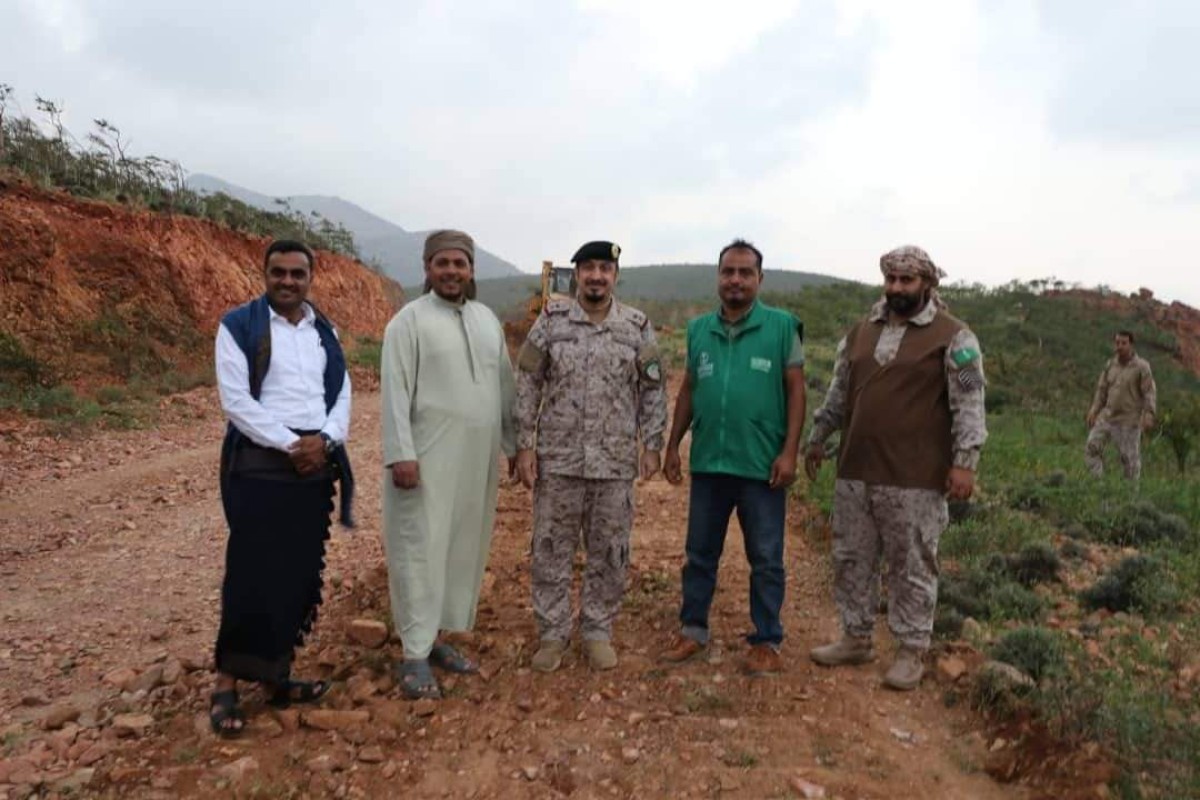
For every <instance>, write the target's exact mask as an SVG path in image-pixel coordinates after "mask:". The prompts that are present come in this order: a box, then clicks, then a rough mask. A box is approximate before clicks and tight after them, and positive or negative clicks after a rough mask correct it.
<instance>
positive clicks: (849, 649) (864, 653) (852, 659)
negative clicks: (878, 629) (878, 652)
mask: <svg viewBox="0 0 1200 800" xmlns="http://www.w3.org/2000/svg"><path fill="white" fill-rule="evenodd" d="M808 657H809V658H811V659H812V660H813V661H815V662H816V663H818V664H820V665H821V666H823V667H844V666H849V665H851V664H866V663H867V662H869V661H874V660H875V647H874V645H872V644H871V640H870V639H869V638H868V639H860V638H858V637H857V636H843V637H842V638H841V639H838V640H837V641H836V642H834V643H832V644H825V645H821V646H820V647H814V648H813V649H812V650H810V651H809V653H808Z"/></svg>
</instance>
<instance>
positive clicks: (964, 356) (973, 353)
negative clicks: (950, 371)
mask: <svg viewBox="0 0 1200 800" xmlns="http://www.w3.org/2000/svg"><path fill="white" fill-rule="evenodd" d="M950 360H951V361H953V362H954V366H956V367H958V368H959V369H962V368H963V367H965V366H967V365H968V364H973V363H974V362H976V361H978V360H979V351H978V350H976V349H975V348H974V347H963V348H961V349H959V350H955V351H954V352H952V353H951V354H950Z"/></svg>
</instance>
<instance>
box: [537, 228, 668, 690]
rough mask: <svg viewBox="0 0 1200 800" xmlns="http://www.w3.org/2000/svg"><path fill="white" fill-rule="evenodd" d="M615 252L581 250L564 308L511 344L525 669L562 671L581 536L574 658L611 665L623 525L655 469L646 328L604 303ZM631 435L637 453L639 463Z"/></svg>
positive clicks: (657, 432) (653, 360) (649, 330)
mask: <svg viewBox="0 0 1200 800" xmlns="http://www.w3.org/2000/svg"><path fill="white" fill-rule="evenodd" d="M620 254H621V250H620V248H619V247H617V245H615V244H612V243H611V242H589V243H587V244H585V245H584V246H583V247H581V248H579V251H578V252H576V253H575V256H574V257H573V258H572V259H571V260H572V261H573V262H575V272H576V278H577V283H578V291H577V295H576V298H575V299H574V300H562V299H556V300H551V301H550V302H549V303H548V304H547V305H546V309H545V312H544V313H543V314H542V315H541V316H539V317H538V319H537V321H536V322H535V323H534V325H533V328H532V329H531V330H530V331H529V337H528V338H527V339H526V340H525V344H524V345H523V346H522V347H521V352H520V355H519V357H518V365H519V369H518V371H517V429H518V450H517V473H518V475H519V476H520V479H521V481H522V482H523V483H524V484H525V486H527V487H529V488H531V489H533V490H534V520H533V567H532V572H533V577H532V584H533V587H532V588H533V613H534V616H535V617H536V619H537V625H538V633H539V636H540V638H541V645H540V647H539V648H538V651H537V653H536V654H535V655H534V657H533V664H532V666H533V668H534V669H535V670H538V671H539V672H553V671H554V670H556V669H558V667H559V666H560V665H561V663H562V659H563V655H564V653H565V652H566V649H567V641H568V640H569V639H570V635H571V627H572V613H571V564H572V561H573V559H574V555H575V549H576V546H577V545H578V543H579V538H580V530H581V529H582V531H583V541H584V546H585V548H586V549H587V567H586V568H585V570H584V575H583V591H582V596H581V599H580V612H579V618H580V628H581V629H582V634H583V646H584V652H585V654H586V655H587V659H588V662H589V663H590V664H591V666H592V668H593V669H612V668H613V667H615V666H616V665H617V654H616V651H615V650H614V649H613V647H612V626H613V621H614V620H615V619H616V616H617V612H618V611H619V610H620V607H621V598H622V595H623V594H624V590H625V575H626V571H627V568H628V566H629V533H630V528H631V527H632V526H633V480H634V478H636V477H637V476H638V475H639V474H640V475H641V477H642V479H643V480H646V479H648V478H650V477H652V476H653V475H654V474H655V473H657V472H658V470H659V466H660V463H661V462H660V451H661V450H662V447H663V432H664V431H665V429H666V426H667V404H666V393H665V391H664V388H663V374H662V366H661V364H660V362H659V356H658V345H657V343H656V342H655V338H654V327H653V326H652V325H651V324H650V321H649V320H648V319H647V318H646V315H645V314H643V313H642V312H641V311H638V310H637V309H636V308H633V307H631V306H627V305H623V304H622V303H619V302H617V300H616V299H615V298H614V297H613V287H614V285H615V284H616V281H617V270H618V259H619V257H620ZM639 439H640V442H641V446H642V451H641V455H640V459H639V454H638V443H639Z"/></svg>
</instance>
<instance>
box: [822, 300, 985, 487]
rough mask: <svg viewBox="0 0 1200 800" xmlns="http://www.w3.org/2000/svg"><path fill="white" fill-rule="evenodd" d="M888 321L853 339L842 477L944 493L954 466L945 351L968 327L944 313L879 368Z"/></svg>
mask: <svg viewBox="0 0 1200 800" xmlns="http://www.w3.org/2000/svg"><path fill="white" fill-rule="evenodd" d="M883 325H884V323H882V322H871V321H869V320H867V321H863V322H860V323H858V324H857V325H855V326H854V328H852V329H851V331H850V333H848V334H847V335H846V357H847V358H848V359H849V363H850V378H849V386H848V387H847V395H846V396H847V403H846V419H845V426H844V428H843V433H842V444H841V450H840V452H839V455H838V477H839V478H842V479H844V480H857V481H864V482H866V483H869V484H875V485H880V486H900V487H904V488H911V489H933V490H936V491H942V490H943V489H945V487H946V476H947V475H949V473H950V467H951V466H952V464H953V452H952V449H953V441H952V439H951V436H950V424H951V417H950V396H949V393H948V391H947V389H946V348H948V347H949V346H950V343H951V341H953V339H954V335H955V334H956V333H958V332H959V331H960V330H962V329H963V328H964V327H965V326H964V325H963V323H962V322H960V321H958V320H957V319H955V318H954V317H952V316H950V315H949V314H946V313H944V312H938V314H937V316H936V317H934V319H933V321H932V322H930V323H929V324H928V325H909V326H908V330H907V331H905V333H904V338H903V339H901V340H900V350H899V352H897V353H896V357H895V358H894V359H892V360H891V361H890V362H888V363H887V364H884V365H883V366H880V365H879V363H878V362H877V361H876V360H875V346H876V344H878V342H879V337H880V334H882V332H883Z"/></svg>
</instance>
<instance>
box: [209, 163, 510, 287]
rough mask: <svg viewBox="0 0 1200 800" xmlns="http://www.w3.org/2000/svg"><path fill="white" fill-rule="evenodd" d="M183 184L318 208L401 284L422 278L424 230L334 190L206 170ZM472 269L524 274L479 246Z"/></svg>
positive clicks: (482, 273) (263, 202)
mask: <svg viewBox="0 0 1200 800" xmlns="http://www.w3.org/2000/svg"><path fill="white" fill-rule="evenodd" d="M187 185H188V187H189V188H190V189H192V190H194V191H198V192H204V193H210V194H211V193H216V192H223V193H225V194H227V195H229V196H230V197H233V198H235V199H237V200H241V201H242V202H243V203H246V204H248V205H251V206H254V207H255V208H261V209H265V210H268V211H279V210H280V209H281V205H282V204H281V203H279V202H277V201H279V200H282V201H285V202H286V204H287V205H288V206H289V207H291V208H293V209H295V210H296V211H299V212H301V213H303V214H306V215H311V214H313V213H316V214H319V215H320V216H322V217H324V218H325V219H327V220H329V221H330V222H333V223H338V224H341V225H343V226H344V227H345V228H346V229H347V230H349V231H350V232H351V234H353V236H354V241H355V244H356V245H357V246H358V251H359V254H360V256H361V257H362V259H363V260H364V261H366V262H369V263H373V264H376V265H378V267H379V269H380V271H381V272H382V273H383V274H384V275H385V276H387V277H389V278H391V279H392V280H394V281H396V282H397V283H401V284H405V285H412V284H418V283H421V282H422V281H423V280H424V274H423V270H424V267H423V261H422V253H423V250H424V247H425V236H426V235H427V233H428V231H410V230H408V229H406V228H403V227H401V226H400V225H397V224H396V223H394V222H392V221H390V220H388V219H385V218H383V217H381V216H379V215H378V214H375V213H373V212H371V211H368V210H367V209H365V208H363V207H362V206H360V205H358V204H356V203H353V202H351V201H349V200H345V199H343V198H341V197H338V196H336V195H321V194H312V195H292V196H289V197H273V196H271V195H266V194H263V193H262V192H257V191H255V190H253V189H248V188H246V187H244V186H239V185H238V184H235V183H231V182H229V181H226V180H224V179H223V178H218V177H216V176H214V175H207V174H204V173H193V174H191V175H189V176H188V178H187ZM475 271H476V274H477V275H479V277H480V278H481V279H484V278H498V277H510V276H511V277H516V276H520V275H522V274H523V273H522V272H521V270H520V269H518V268H517V267H516V265H514V264H512V263H510V262H508V261H506V260H504V259H503V258H501V257H499V256H497V255H496V254H494V253H492V252H490V251H488V250H486V249H484V248H481V247H478V246H477V247H476V250H475Z"/></svg>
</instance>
